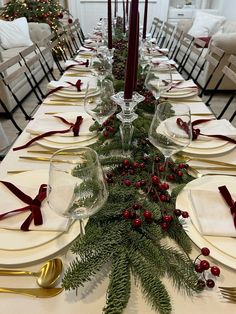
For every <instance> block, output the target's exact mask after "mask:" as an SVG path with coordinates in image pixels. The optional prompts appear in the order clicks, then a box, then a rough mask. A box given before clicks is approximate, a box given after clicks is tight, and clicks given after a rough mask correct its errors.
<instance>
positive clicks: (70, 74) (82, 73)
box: [64, 72, 89, 77]
mask: <svg viewBox="0 0 236 314" xmlns="http://www.w3.org/2000/svg"><path fill="white" fill-rule="evenodd" d="M88 73H89V72H88ZM64 76H72V77H73V76H89V75H88V74H87V73H86V72H78V73H65V74H64Z"/></svg>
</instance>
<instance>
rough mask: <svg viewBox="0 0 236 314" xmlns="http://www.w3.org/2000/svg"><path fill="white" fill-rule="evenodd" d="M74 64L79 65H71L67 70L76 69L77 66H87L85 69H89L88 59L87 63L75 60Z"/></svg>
mask: <svg viewBox="0 0 236 314" xmlns="http://www.w3.org/2000/svg"><path fill="white" fill-rule="evenodd" d="M74 62H76V63H77V64H71V65H68V66H67V67H66V70H68V69H70V68H74V67H76V66H77V65H85V67H86V68H87V67H88V66H89V60H88V59H87V60H86V61H85V62H83V61H77V60H74Z"/></svg>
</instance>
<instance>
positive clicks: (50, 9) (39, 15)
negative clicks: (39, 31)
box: [2, 0, 69, 31]
mask: <svg viewBox="0 0 236 314" xmlns="http://www.w3.org/2000/svg"><path fill="white" fill-rule="evenodd" d="M65 14H66V15H69V13H68V11H67V10H66V9H64V8H63V6H62V5H61V4H60V3H59V2H58V1H57V0H36V1H35V0H10V1H9V2H8V3H7V4H6V6H5V7H4V10H3V12H2V16H3V17H4V18H5V19H6V20H14V19H16V18H19V17H22V16H24V17H26V18H27V21H28V22H39V23H47V24H48V25H49V26H50V27H51V29H52V30H54V31H56V30H57V29H58V27H59V26H60V25H61V19H62V18H63V16H64V15H65Z"/></svg>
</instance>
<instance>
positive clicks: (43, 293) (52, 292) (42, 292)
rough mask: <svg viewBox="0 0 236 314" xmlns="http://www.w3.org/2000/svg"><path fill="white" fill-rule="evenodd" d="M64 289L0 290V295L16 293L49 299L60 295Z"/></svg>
mask: <svg viewBox="0 0 236 314" xmlns="http://www.w3.org/2000/svg"><path fill="white" fill-rule="evenodd" d="M63 290H64V288H51V289H45V288H3V287H2V288H0V293H16V294H21V295H25V296H30V297H36V298H51V297H55V296H56V295H58V294H59V293H61V292H62V291H63Z"/></svg>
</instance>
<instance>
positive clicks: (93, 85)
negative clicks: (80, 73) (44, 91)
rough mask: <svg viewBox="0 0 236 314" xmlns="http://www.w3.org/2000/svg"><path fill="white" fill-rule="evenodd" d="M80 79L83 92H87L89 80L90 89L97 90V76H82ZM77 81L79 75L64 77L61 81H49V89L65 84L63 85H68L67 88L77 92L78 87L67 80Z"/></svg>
mask: <svg viewBox="0 0 236 314" xmlns="http://www.w3.org/2000/svg"><path fill="white" fill-rule="evenodd" d="M80 80H81V83H82V84H81V92H83V93H84V92H85V90H86V88H87V84H88V82H89V89H91V90H95V89H96V87H97V81H96V79H95V78H94V79H93V78H91V77H82V78H80ZM77 81H78V77H69V78H68V77H62V78H61V79H60V81H51V82H49V83H48V86H47V88H48V89H49V90H51V89H54V88H57V87H59V86H63V87H66V89H65V90H69V91H73V92H76V91H77V89H76V87H74V86H71V85H70V84H68V83H67V82H71V83H73V84H75V83H76V82H77Z"/></svg>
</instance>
